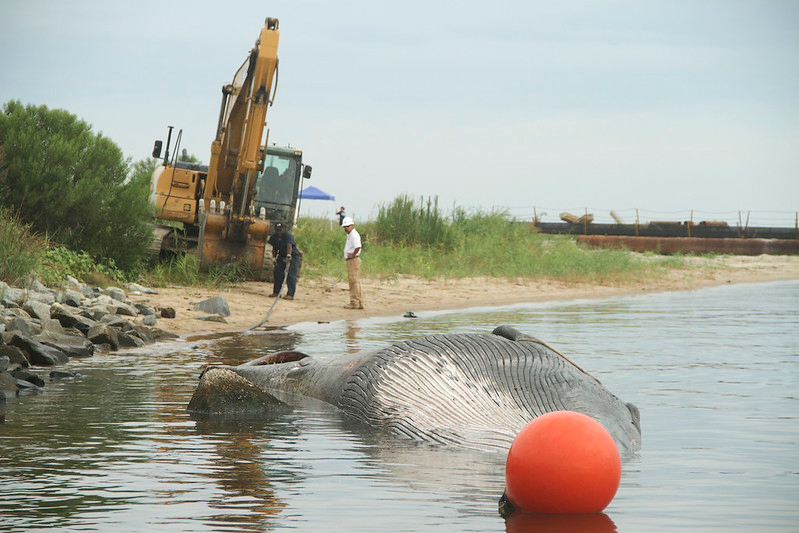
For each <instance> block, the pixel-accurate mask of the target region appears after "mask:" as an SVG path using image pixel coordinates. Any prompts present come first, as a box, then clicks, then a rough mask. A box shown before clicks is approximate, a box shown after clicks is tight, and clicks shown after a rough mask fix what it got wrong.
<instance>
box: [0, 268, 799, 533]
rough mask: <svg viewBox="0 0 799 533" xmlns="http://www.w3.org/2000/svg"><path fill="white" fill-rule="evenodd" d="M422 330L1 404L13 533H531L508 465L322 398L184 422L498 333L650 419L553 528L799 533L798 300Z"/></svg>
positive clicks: (272, 344)
mask: <svg viewBox="0 0 799 533" xmlns="http://www.w3.org/2000/svg"><path fill="white" fill-rule="evenodd" d="M417 314H418V315H419V318H417V319H404V318H399V317H398V318H381V319H369V320H362V321H352V322H344V321H342V322H336V323H332V324H310V323H306V324H299V325H297V326H295V327H292V328H290V329H289V330H276V331H269V332H261V333H257V334H248V335H242V336H234V337H223V338H216V339H213V338H208V339H200V340H194V341H192V342H181V343H164V344H162V345H159V346H156V347H148V348H146V349H141V350H136V351H129V352H123V353H118V354H112V355H97V356H95V357H93V358H91V359H88V360H83V361H79V360H75V361H72V362H70V363H69V365H68V366H67V369H70V370H77V371H79V372H81V373H82V374H83V377H81V378H78V379H71V380H65V381H60V382H53V383H48V385H47V387H46V392H45V393H43V394H41V395H38V396H29V397H24V398H21V399H18V400H12V401H10V403H9V404H8V405H7V406H6V422H5V424H0V450H2V452H1V453H2V455H0V457H2V461H0V480H2V493H1V495H0V529H3V530H10V531H14V530H17V531H24V530H31V529H36V528H56V529H59V530H73V531H74V530H118V531H142V530H150V531H226V530H227V531H282V530H289V529H290V530H299V531H341V530H350V531H374V530H383V531H441V530H446V531H506V530H507V531H524V530H526V529H525V528H529V524H524V523H520V522H519V520H520V519H518V518H516V519H515V520H513V521H509V522H508V523H507V524H506V522H505V521H504V520H502V518H500V517H499V515H498V513H497V500H498V498H499V496H500V495H501V494H502V490H503V486H504V470H503V469H504V457H501V456H499V455H495V454H486V453H480V452H471V451H463V450H453V449H450V448H441V447H436V446H431V445H425V444H418V443H414V442H409V441H405V440H400V439H397V438H394V437H392V436H390V435H385V434H382V433H380V432H378V431H374V430H371V429H370V428H366V427H363V426H360V425H359V424H356V423H353V422H351V421H349V420H348V419H347V418H346V417H344V416H343V415H342V414H341V413H340V412H339V411H337V410H336V409H334V408H332V407H330V406H328V405H326V404H323V403H321V402H316V401H312V400H308V401H307V402H305V403H304V404H302V405H299V406H297V407H296V408H295V409H294V410H293V411H292V412H290V413H285V414H282V415H278V416H276V417H274V418H273V419H271V420H267V421H259V422H242V423H232V422H227V423H223V422H209V421H205V422H202V421H194V420H192V419H191V418H190V417H189V416H188V415H187V413H186V412H185V406H186V404H187V403H188V400H189V398H190V397H191V394H192V392H193V390H194V387H195V385H196V383H197V376H198V374H199V371H200V369H201V368H202V367H203V366H204V365H205V364H209V363H214V364H217V363H225V364H237V363H240V362H244V361H247V360H250V359H254V358H256V357H258V356H260V355H263V354H266V353H271V352H274V351H278V350H283V349H289V348H292V349H297V350H300V351H303V352H306V353H309V354H320V353H330V354H335V353H342V352H352V351H358V350H362V349H370V348H377V347H381V346H384V345H385V344H387V343H390V342H393V341H395V340H400V339H405V338H411V337H416V336H420V335H425V334H430V333H445V332H488V331H490V330H491V329H493V327H494V326H496V325H499V324H510V325H512V326H514V327H516V328H517V329H519V330H521V331H523V332H525V333H529V334H532V335H534V336H536V337H538V338H541V339H543V340H545V341H546V342H548V343H549V344H551V345H552V346H553V347H555V348H556V349H558V350H559V351H561V352H562V353H564V354H565V355H567V356H568V357H570V358H571V359H572V360H574V361H575V362H576V363H577V364H579V365H580V366H581V367H582V368H584V369H585V370H586V371H588V372H590V373H592V374H593V375H595V376H596V377H597V378H599V379H600V380H601V381H602V382H603V384H604V385H605V386H606V387H607V388H608V389H610V390H611V391H612V392H613V393H615V394H616V395H618V396H619V397H620V398H622V399H623V400H624V401H628V402H633V403H635V404H636V405H638V407H639V408H640V410H641V420H642V424H643V439H642V440H643V448H642V450H641V451H640V452H639V453H637V454H635V455H633V456H630V457H627V458H626V460H625V463H624V465H623V472H622V480H621V485H620V487H619V491H618V493H617V495H616V498H615V499H614V500H613V502H612V503H611V504H610V506H609V507H608V508H607V509H606V510H605V513H604V514H601V515H596V516H594V517H589V518H588V520H589V522H585V521H584V520H586V518H585V517H561V518H558V519H557V522H556V523H555V524H554V525H553V524H551V523H546V524H543V523H541V522H540V521H541V520H543V519H544V518H540V517H539V518H536V520H539V522H538V524H537V525H538V526H539V528H542V529H545V528H553V527H561V528H567V530H574V531H577V530H581V531H589V530H590V531H674V530H678V529H679V530H688V531H722V530H723V531H752V530H754V529H757V530H758V531H762V530H766V531H797V529H799V505H797V502H799V446H797V441H798V440H799V421H797V416H798V415H799V394H798V393H797V385H799V282H776V283H766V284H752V285H735V286H725V287H717V288H711V289H702V290H698V291H693V292H683V293H664V294H646V295H640V296H634V297H619V298H610V299H603V300H585V301H576V302H575V301H572V302H553V303H547V304H530V305H514V306H509V307H502V308H485V309H473V310H469V311H459V312H436V313H421V312H419V313H417ZM255 318H257V317H255ZM523 518H529V517H523ZM528 530H529V529H528Z"/></svg>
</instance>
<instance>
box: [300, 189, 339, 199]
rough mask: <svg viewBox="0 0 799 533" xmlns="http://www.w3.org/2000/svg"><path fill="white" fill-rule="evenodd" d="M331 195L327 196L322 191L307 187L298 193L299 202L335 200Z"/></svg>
mask: <svg viewBox="0 0 799 533" xmlns="http://www.w3.org/2000/svg"><path fill="white" fill-rule="evenodd" d="M335 199H336V197H335V196H333V195H332V194H327V193H326V192H325V191H323V190H322V189H317V188H316V187H314V186H313V185H309V186H308V187H305V188H304V189H303V190H301V191H300V200H335Z"/></svg>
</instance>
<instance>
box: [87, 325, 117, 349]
mask: <svg viewBox="0 0 799 533" xmlns="http://www.w3.org/2000/svg"><path fill="white" fill-rule="evenodd" d="M86 337H88V339H89V340H90V341H92V342H93V343H94V344H108V345H110V346H111V349H112V350H118V349H119V335H118V333H117V330H116V329H114V328H113V327H111V326H109V325H108V324H97V325H95V326H92V327H91V329H89V331H88V333H87V334H86Z"/></svg>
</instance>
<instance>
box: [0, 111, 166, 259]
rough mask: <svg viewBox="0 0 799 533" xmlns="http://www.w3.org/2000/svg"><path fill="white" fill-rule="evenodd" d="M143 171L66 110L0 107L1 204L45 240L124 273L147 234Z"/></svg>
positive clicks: (139, 252) (149, 212)
mask: <svg viewBox="0 0 799 533" xmlns="http://www.w3.org/2000/svg"><path fill="white" fill-rule="evenodd" d="M147 170H148V164H147V163H146V162H142V163H140V164H136V165H133V166H131V165H130V162H129V161H128V160H126V159H124V158H123V156H122V151H121V150H120V149H119V147H118V146H117V145H116V144H114V143H113V142H112V141H111V140H110V139H108V138H106V137H103V136H102V135H101V134H95V133H93V132H92V130H91V127H90V126H89V125H88V124H86V123H85V122H83V121H81V120H79V119H78V118H77V117H75V116H74V115H72V114H70V113H68V112H67V111H64V110H60V109H53V110H51V109H48V108H47V107H46V106H38V107H37V106H33V105H27V106H23V105H22V104H21V103H20V102H18V101H10V102H8V103H6V104H5V105H4V106H3V112H2V113H0V206H5V207H7V208H11V209H13V210H14V212H15V216H18V217H19V220H20V221H22V222H24V223H25V224H28V225H29V226H30V228H31V229H32V231H34V232H36V233H38V234H41V235H45V236H46V237H47V240H48V241H50V242H55V243H59V244H61V245H64V246H66V247H67V248H69V249H71V250H79V251H80V252H79V253H84V252H85V253H86V254H88V255H89V256H90V257H91V258H93V259H94V260H96V261H98V262H99V263H101V264H112V263H113V264H114V265H116V267H117V268H119V269H121V270H123V271H125V272H128V273H132V272H134V271H136V270H137V269H138V268H139V267H140V266H141V264H142V261H143V259H144V257H145V254H146V252H147V250H148V245H149V243H150V240H151V235H152V229H151V225H150V221H151V218H152V208H151V206H150V203H149V199H148V193H149V187H150V176H149V173H148V172H147Z"/></svg>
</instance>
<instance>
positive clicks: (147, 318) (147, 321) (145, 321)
mask: <svg viewBox="0 0 799 533" xmlns="http://www.w3.org/2000/svg"><path fill="white" fill-rule="evenodd" d="M141 323H142V325H145V326H155V325H156V324H158V319H156V318H155V315H144V318H142V319H141Z"/></svg>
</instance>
